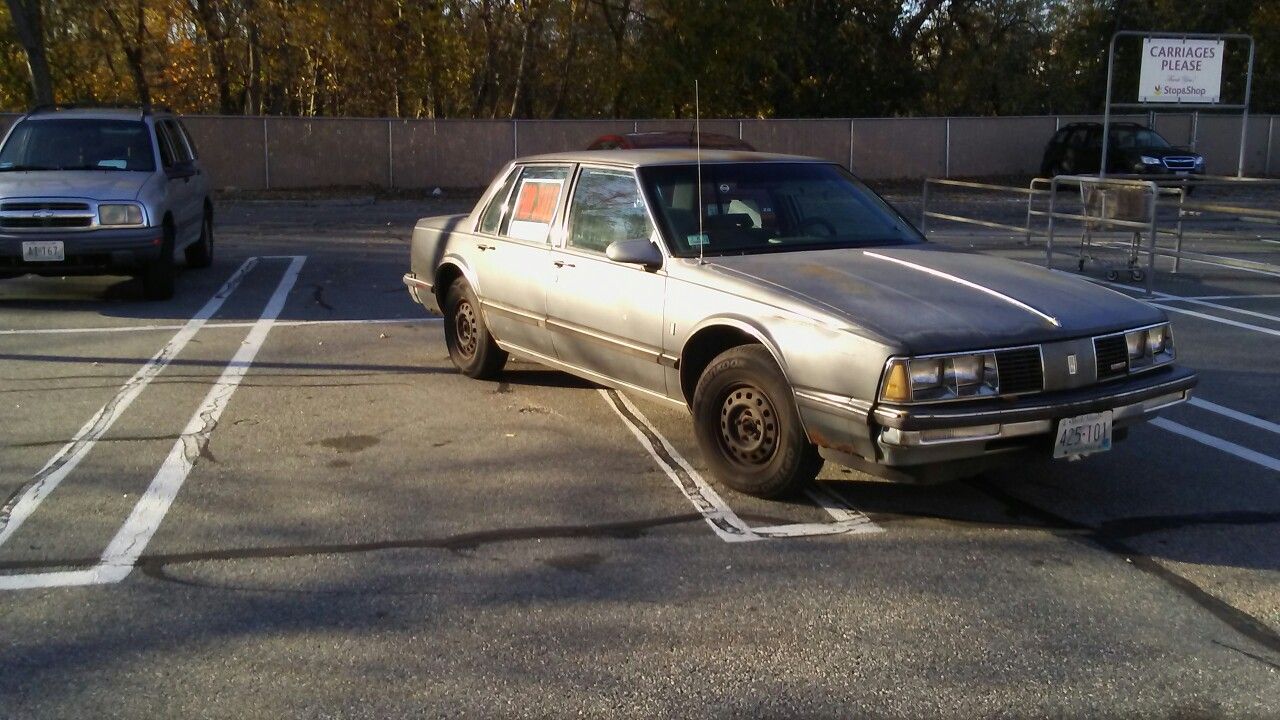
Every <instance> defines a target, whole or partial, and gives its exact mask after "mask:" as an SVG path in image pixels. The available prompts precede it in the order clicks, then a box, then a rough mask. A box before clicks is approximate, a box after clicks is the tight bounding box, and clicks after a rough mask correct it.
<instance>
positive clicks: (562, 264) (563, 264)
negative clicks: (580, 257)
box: [552, 260, 577, 268]
mask: <svg viewBox="0 0 1280 720" xmlns="http://www.w3.org/2000/svg"><path fill="white" fill-rule="evenodd" d="M552 264H553V265H555V266H556V267H558V268H566V267H577V265H574V264H573V263H571V262H565V261H563V260H557V261H555V262H554V263H552Z"/></svg>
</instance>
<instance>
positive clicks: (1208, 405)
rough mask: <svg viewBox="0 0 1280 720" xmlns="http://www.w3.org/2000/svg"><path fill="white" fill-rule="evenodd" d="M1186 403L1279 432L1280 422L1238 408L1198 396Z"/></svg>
mask: <svg viewBox="0 0 1280 720" xmlns="http://www.w3.org/2000/svg"><path fill="white" fill-rule="evenodd" d="M1187 404H1188V405H1194V406H1195V407H1198V408H1200V409H1201V410H1208V411H1209V412H1212V413H1217V414H1219V415H1222V416H1223V417H1229V418H1231V419H1232V420H1235V421H1237V422H1242V423H1244V424H1246V425H1252V426H1254V427H1256V428H1258V429H1260V430H1266V431H1267V432H1273V433H1276V434H1280V424H1276V423H1273V422H1271V421H1269V420H1263V419H1262V418H1259V417H1254V416H1252V415H1247V414H1245V413H1242V412H1240V411H1239V410H1232V409H1231V408H1229V407H1224V406H1222V405H1219V404H1217V403H1212V402H1209V401H1208V400H1201V399H1200V398H1198V397H1193V398H1191V399H1189V400H1187Z"/></svg>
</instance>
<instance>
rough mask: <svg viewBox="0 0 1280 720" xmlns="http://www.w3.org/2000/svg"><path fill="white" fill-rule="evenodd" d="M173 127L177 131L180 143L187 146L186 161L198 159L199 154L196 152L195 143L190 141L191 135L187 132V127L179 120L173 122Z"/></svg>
mask: <svg viewBox="0 0 1280 720" xmlns="http://www.w3.org/2000/svg"><path fill="white" fill-rule="evenodd" d="M173 127H174V128H176V129H177V131H178V135H180V136H181V137H182V142H183V143H184V144H185V145H186V146H187V154H188V155H189V156H190V157H189V158H188V159H190V160H196V159H198V158H199V157H200V153H198V152H196V141H195V140H192V139H191V133H189V132H187V126H186V125H183V124H182V121H181V120H174V121H173Z"/></svg>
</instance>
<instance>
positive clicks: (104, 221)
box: [98, 203, 142, 226]
mask: <svg viewBox="0 0 1280 720" xmlns="http://www.w3.org/2000/svg"><path fill="white" fill-rule="evenodd" d="M98 224H99V225H107V226H115V225H141V224H142V206H141V205H135V204H133V203H102V204H100V205H98Z"/></svg>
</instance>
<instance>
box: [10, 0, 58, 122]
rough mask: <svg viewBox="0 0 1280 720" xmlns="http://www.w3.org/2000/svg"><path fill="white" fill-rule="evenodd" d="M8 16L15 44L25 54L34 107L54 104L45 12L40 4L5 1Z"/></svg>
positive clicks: (38, 1) (26, 0)
mask: <svg viewBox="0 0 1280 720" xmlns="http://www.w3.org/2000/svg"><path fill="white" fill-rule="evenodd" d="M7 2H8V5H9V16H10V17H11V18H13V27H14V29H15V30H16V31H17V33H18V41H19V42H21V43H22V49H23V50H25V51H26V53H27V69H28V70H29V71H30V72H31V95H32V97H33V98H34V99H35V102H36V104H37V105H50V104H52V103H53V77H52V76H51V75H50V74H49V59H48V57H47V56H46V55H45V44H44V8H43V6H42V5H41V3H42V0H7Z"/></svg>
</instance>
